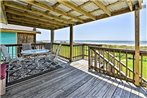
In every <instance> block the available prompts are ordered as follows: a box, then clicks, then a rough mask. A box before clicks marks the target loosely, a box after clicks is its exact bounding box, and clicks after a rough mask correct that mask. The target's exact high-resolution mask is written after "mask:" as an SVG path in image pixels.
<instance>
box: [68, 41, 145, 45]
mask: <svg viewBox="0 0 147 98" xmlns="http://www.w3.org/2000/svg"><path fill="white" fill-rule="evenodd" d="M66 42H69V41H67V40H66ZM74 42H75V43H88V44H89V43H90V44H108V45H129V46H133V45H135V41H112V40H107V41H101V40H74ZM140 45H141V46H147V41H140Z"/></svg>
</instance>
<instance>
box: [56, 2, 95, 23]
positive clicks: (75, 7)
mask: <svg viewBox="0 0 147 98" xmlns="http://www.w3.org/2000/svg"><path fill="white" fill-rule="evenodd" d="M57 1H58V2H59V3H61V4H63V5H65V6H67V7H69V8H71V9H73V10H75V11H77V12H79V13H82V14H83V15H85V16H87V17H89V18H91V19H92V20H95V17H94V16H93V15H91V14H90V13H88V12H86V11H85V10H83V9H82V8H80V7H78V6H76V5H74V4H72V3H71V2H69V1H68V0H57Z"/></svg>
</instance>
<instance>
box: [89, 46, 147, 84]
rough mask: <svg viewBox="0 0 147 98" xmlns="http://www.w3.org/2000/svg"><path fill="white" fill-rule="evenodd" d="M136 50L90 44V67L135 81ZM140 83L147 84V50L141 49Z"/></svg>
mask: <svg viewBox="0 0 147 98" xmlns="http://www.w3.org/2000/svg"><path fill="white" fill-rule="evenodd" d="M134 57H135V51H134V50H127V49H111V48H104V47H95V46H89V59H88V61H89V69H92V70H95V71H98V72H101V73H104V74H108V75H111V76H114V77H118V78H122V79H124V80H127V81H131V82H133V83H134V74H135V73H134V66H135V65H134V63H135V58H134ZM139 68H140V69H139V71H140V72H139V75H140V84H141V85H146V84H147V72H146V71H147V51H140V66H139ZM146 86H147V85H146Z"/></svg>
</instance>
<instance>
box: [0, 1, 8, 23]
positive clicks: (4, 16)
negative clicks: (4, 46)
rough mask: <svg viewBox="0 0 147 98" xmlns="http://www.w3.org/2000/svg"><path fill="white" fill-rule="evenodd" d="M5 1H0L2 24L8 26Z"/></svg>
mask: <svg viewBox="0 0 147 98" xmlns="http://www.w3.org/2000/svg"><path fill="white" fill-rule="evenodd" d="M3 3H4V1H2V0H0V18H1V19H0V20H1V22H2V23H4V24H8V21H7V15H6V12H5V6H4V4H3Z"/></svg>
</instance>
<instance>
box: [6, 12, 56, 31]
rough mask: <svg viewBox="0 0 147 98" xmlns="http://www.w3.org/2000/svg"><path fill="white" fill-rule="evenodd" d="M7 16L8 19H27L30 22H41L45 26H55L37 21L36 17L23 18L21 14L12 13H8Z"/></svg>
mask: <svg viewBox="0 0 147 98" xmlns="http://www.w3.org/2000/svg"><path fill="white" fill-rule="evenodd" d="M8 18H9V19H14V20H22V21H27V22H31V23H35V24H42V25H46V26H48V27H53V28H57V26H53V25H51V24H48V23H45V22H41V21H38V20H36V19H32V18H24V17H22V16H17V15H13V14H9V15H8Z"/></svg>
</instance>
